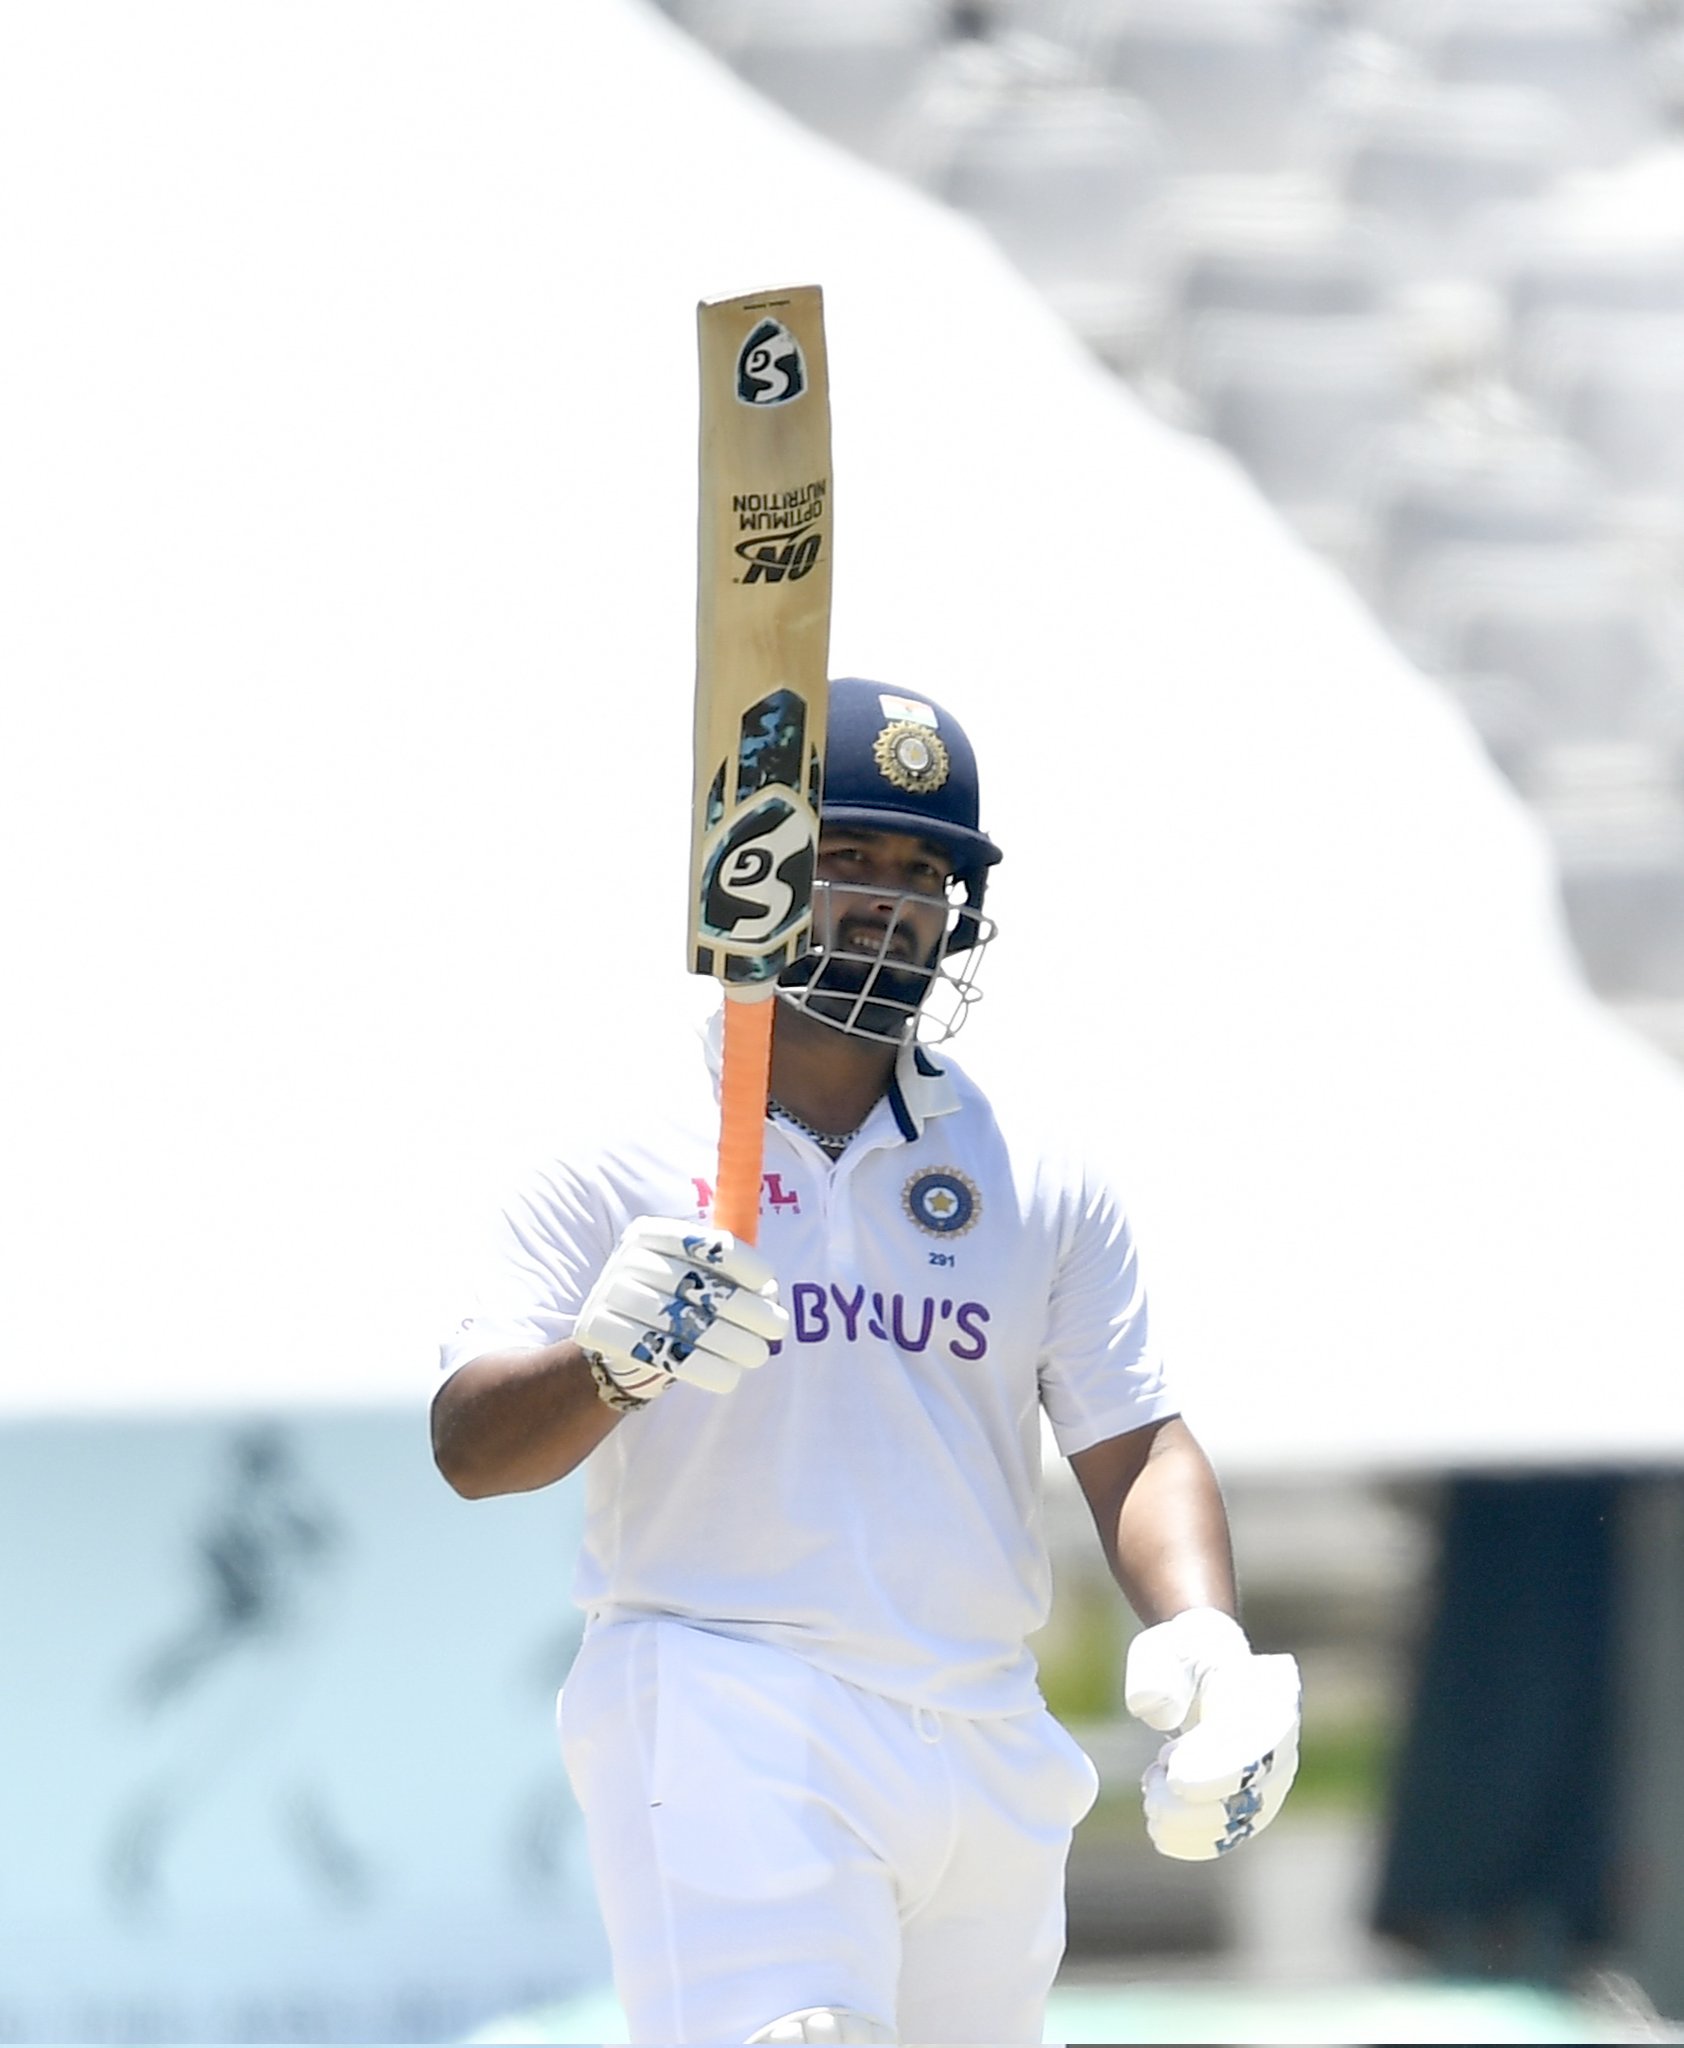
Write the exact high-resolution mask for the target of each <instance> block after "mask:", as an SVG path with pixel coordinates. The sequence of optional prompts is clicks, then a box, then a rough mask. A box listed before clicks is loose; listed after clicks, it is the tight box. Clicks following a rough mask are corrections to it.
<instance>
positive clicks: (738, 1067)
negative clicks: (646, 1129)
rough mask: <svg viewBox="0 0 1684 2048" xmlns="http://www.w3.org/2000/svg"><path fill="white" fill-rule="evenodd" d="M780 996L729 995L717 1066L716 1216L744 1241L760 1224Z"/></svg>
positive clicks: (751, 1237) (723, 1226)
mask: <svg viewBox="0 0 1684 2048" xmlns="http://www.w3.org/2000/svg"><path fill="white" fill-rule="evenodd" d="M777 1007H778V999H777V997H776V996H763V997H762V998H761V999H760V1000H759V1001H758V1002H743V1001H740V1000H738V1001H733V1000H732V998H731V996H730V995H729V994H728V995H727V996H726V998H725V1047H724V1059H723V1062H722V1064H721V1067H720V1071H719V1184H718V1186H717V1188H716V1189H715V1190H714V1197H713V1220H714V1223H715V1225H716V1226H717V1227H718V1228H719V1229H721V1230H728V1231H730V1233H731V1235H732V1236H733V1237H740V1238H741V1239H742V1240H743V1242H744V1243H745V1244H753V1242H754V1240H755V1237H756V1235H757V1233H758V1232H759V1229H760V1164H761V1160H762V1158H763V1156H764V1153H765V1144H766V1097H767V1094H768V1092H769V1091H770V1088H771V1077H772V1017H773V1013H774V1012H775V1011H776V1009H777Z"/></svg>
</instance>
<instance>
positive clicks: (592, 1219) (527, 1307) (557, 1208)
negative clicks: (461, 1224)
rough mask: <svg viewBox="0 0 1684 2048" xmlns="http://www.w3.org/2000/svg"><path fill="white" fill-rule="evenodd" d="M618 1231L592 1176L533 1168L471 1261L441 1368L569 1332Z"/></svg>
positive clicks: (564, 1168) (560, 1168) (448, 1371)
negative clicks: (458, 1318)
mask: <svg viewBox="0 0 1684 2048" xmlns="http://www.w3.org/2000/svg"><path fill="white" fill-rule="evenodd" d="M614 1235H615V1233H614V1231H613V1228H612V1226H611V1225H610V1223H609V1220H608V1216H607V1212H606V1207H605V1204H604V1201H603V1197H602V1194H601V1191H600V1189H599V1188H598V1187H597V1186H595V1185H594V1184H593V1179H592V1176H590V1175H589V1174H588V1173H586V1172H583V1171H580V1170H578V1169H576V1168H572V1167H568V1166H552V1167H548V1168H546V1169H545V1170H544V1171H542V1172H541V1173H536V1174H534V1175H533V1176H532V1177H531V1178H530V1180H529V1181H528V1182H527V1184H526V1185H525V1186H524V1187H522V1188H521V1189H520V1190H519V1192H518V1193H517V1194H515V1195H514V1196H513V1197H512V1198H511V1199H510V1200H509V1201H508V1202H507V1203H506V1204H505V1206H504V1208H503V1211H502V1214H501V1215H500V1217H499V1218H498V1219H497V1221H496V1223H495V1224H494V1225H493V1227H492V1230H491V1231H490V1233H489V1237H488V1241H487V1243H486V1245H485V1246H484V1248H483V1250H482V1251H481V1253H480V1255H479V1257H478V1258H477V1260H475V1261H474V1262H473V1271H472V1273H471V1276H470V1280H469V1284H468V1288H467V1295H466V1299H465V1301H464V1303H463V1315H462V1319H461V1321H460V1322H459V1323H457V1325H456V1327H455V1328H454V1329H453V1330H452V1331H451V1333H450V1334H449V1336H448V1337H446V1338H445V1340H444V1342H443V1343H442V1344H441V1345H440V1347H439V1367H440V1371H441V1373H442V1374H443V1375H444V1376H446V1377H448V1375H449V1374H451V1373H453V1372H455V1370H456V1369H457V1367H458V1366H462V1365H466V1364H468V1363H469V1361H470V1360H472V1359H475V1358H482V1357H484V1356H485V1354H486V1353H487V1352H491V1351H510V1350H524V1349H529V1348H532V1349H535V1348H539V1347H542V1346H544V1345H546V1344H556V1343H559V1342H560V1341H561V1339H562V1338H564V1337H570V1336H571V1335H572V1334H573V1325H574V1324H575V1322H577V1320H578V1317H579V1311H580V1309H581V1308H583V1306H584V1304H585V1297H586V1296H587V1295H588V1294H589V1293H590V1290H591V1287H592V1285H593V1283H594V1282H595V1280H596V1276H597V1274H598V1273H599V1272H601V1270H602V1268H603V1266H604V1264H605V1263H606V1262H607V1258H608V1254H609V1252H610V1251H611V1250H612V1248H613V1241H614Z"/></svg>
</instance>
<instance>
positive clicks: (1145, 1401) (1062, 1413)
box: [1040, 1178, 1179, 1458]
mask: <svg viewBox="0 0 1684 2048" xmlns="http://www.w3.org/2000/svg"><path fill="white" fill-rule="evenodd" d="M1067 1199H1068V1200H1069V1201H1070V1203H1071V1205H1072V1211H1073V1213H1072V1214H1071V1217H1070V1222H1069V1224H1068V1227H1067V1230H1066V1232H1065V1235H1064V1242H1063V1247H1062V1252H1061V1256H1060V1258H1059V1263H1058V1271H1057V1274H1056V1276H1055V1278H1054V1281H1053V1287H1052V1293H1051V1298H1050V1300H1049V1302H1048V1307H1047V1333H1046V1342H1045V1345H1044V1347H1043V1350H1042V1353H1041V1360H1040V1382H1041V1405H1042V1407H1043V1408H1044V1409H1045V1410H1046V1415H1047V1420H1048V1421H1049V1422H1050V1423H1051V1425H1052V1431H1053V1436H1054V1438H1055V1439H1056V1441H1057V1443H1058V1447H1059V1449H1060V1451H1062V1452H1063V1454H1064V1455H1065V1457H1067V1458H1068V1457H1070V1456H1071V1455H1072V1454H1073V1453H1075V1452H1077V1451H1085V1450H1086V1449H1088V1447H1089V1446H1090V1445H1092V1444H1097V1443H1103V1442H1104V1441H1105V1440H1106V1439H1107V1438H1108V1437H1114V1436H1124V1435H1126V1434H1127V1433H1128V1432H1129V1431H1130V1430H1133V1429H1140V1428H1143V1427H1144V1426H1145V1425H1146V1424H1147V1423H1149V1422H1159V1421H1162V1420H1163V1419H1164V1418H1165V1417H1166V1416H1170V1415H1174V1414H1176V1413H1178V1412H1179V1410H1178V1404H1177V1403H1176V1401H1175V1399H1174V1398H1173V1396H1172V1394H1171V1392H1170V1390H1169V1387H1168V1386H1167V1384H1166V1382H1165V1378H1164V1372H1163V1366H1162V1363H1161V1361H1160V1359H1159V1357H1158V1354H1157V1352H1156V1350H1155V1349H1154V1347H1153V1344H1152V1339H1151V1326H1150V1317H1149V1314H1148V1311H1147V1303H1146V1288H1145V1283H1144V1281H1143V1280H1142V1277H1141V1272H1140V1258H1139V1254H1138V1251H1137V1249H1136V1246H1135V1242H1134V1234H1133V1232H1132V1231H1131V1229H1130V1228H1129V1222H1128V1218H1127V1216H1126V1215H1125V1214H1124V1212H1123V1209H1122V1205H1121V1203H1120V1202H1119V1201H1118V1200H1117V1198H1116V1195H1115V1194H1114V1193H1113V1191H1112V1190H1111V1189H1110V1188H1109V1187H1107V1186H1105V1185H1104V1184H1103V1183H1101V1182H1097V1181H1095V1180H1093V1179H1091V1178H1088V1179H1084V1180H1083V1181H1082V1182H1081V1183H1080V1184H1079V1185H1078V1187H1077V1188H1075V1189H1072V1190H1071V1193H1070V1195H1069V1197H1068V1198H1067Z"/></svg>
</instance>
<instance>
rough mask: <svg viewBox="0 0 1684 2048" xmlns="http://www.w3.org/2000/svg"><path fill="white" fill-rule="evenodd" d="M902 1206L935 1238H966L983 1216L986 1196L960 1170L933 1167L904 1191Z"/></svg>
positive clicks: (910, 1181)
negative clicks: (966, 1234)
mask: <svg viewBox="0 0 1684 2048" xmlns="http://www.w3.org/2000/svg"><path fill="white" fill-rule="evenodd" d="M900 1205H901V1207H902V1208H903V1209H904V1210H905V1211H906V1213H907V1215H908V1216H910V1217H911V1218H912V1220H913V1222H914V1223H916V1224H917V1226H918V1228H919V1229H920V1230H923V1231H927V1232H928V1233H929V1235H930V1236H931V1237H963V1236H964V1234H965V1232H966V1231H967V1230H969V1229H971V1227H972V1226H973V1225H974V1224H975V1223H976V1221H977V1219H978V1218H979V1217H980V1216H981V1215H982V1193H981V1190H980V1189H979V1188H978V1187H977V1184H976V1182H975V1181H974V1180H972V1179H970V1178H969V1176H968V1175H966V1174H963V1173H961V1172H960V1171H959V1169H958V1168H957V1167H956V1166H932V1167H927V1168H926V1169H925V1170H924V1172H922V1173H915V1174H914V1175H913V1176H912V1178H911V1179H910V1180H909V1181H908V1182H907V1184H906V1186H905V1187H904V1188H902V1189H901V1194H900Z"/></svg>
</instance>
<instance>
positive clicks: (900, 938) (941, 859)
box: [814, 825, 953, 967]
mask: <svg viewBox="0 0 1684 2048" xmlns="http://www.w3.org/2000/svg"><path fill="white" fill-rule="evenodd" d="M952 878H953V869H952V867H951V865H950V864H949V862H948V858H947V855H946V854H945V853H944V852H943V851H942V849H941V848H940V847H939V846H937V845H935V844H934V843H933V842H932V841H930V840H928V839H921V838H918V837H917V836H915V835H914V834H912V833H909V832H868V831H863V830H854V829H847V828H843V827H839V826H830V825H827V826H825V827H824V829H823V830H822V831H821V832H820V834H819V862H818V879H819V881H820V882H821V883H825V884H828V885H830V886H828V887H826V888H824V889H821V890H820V891H819V900H818V902H817V903H816V904H815V906H814V908H815V912H816V914H817V916H819V917H822V918H823V919H824V920H825V922H826V924H827V926H828V932H827V933H826V935H825V936H826V937H827V938H828V941H829V943H830V944H831V945H832V946H834V947H835V948H836V949H837V950H838V951H840V952H843V953H849V954H865V955H872V954H877V955H879V956H880V957H881V958H883V959H885V960H889V961H894V962H896V963H897V964H899V963H904V964H905V965H906V966H909V967H926V966H929V965H930V964H932V963H933V962H934V960H935V959H936V957H937V954H938V950H939V947H940V945H941V942H942V940H943V939H944V938H945V937H946V934H947V922H948V907H949V906H948V899H947V885H948V883H949V882H950V881H951V880H952Z"/></svg>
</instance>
